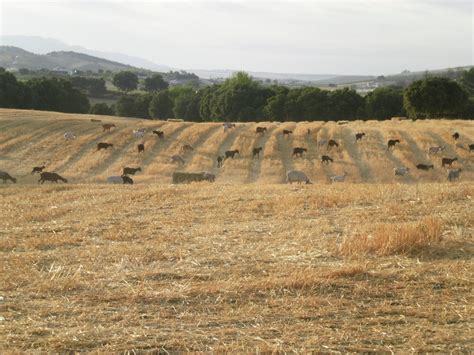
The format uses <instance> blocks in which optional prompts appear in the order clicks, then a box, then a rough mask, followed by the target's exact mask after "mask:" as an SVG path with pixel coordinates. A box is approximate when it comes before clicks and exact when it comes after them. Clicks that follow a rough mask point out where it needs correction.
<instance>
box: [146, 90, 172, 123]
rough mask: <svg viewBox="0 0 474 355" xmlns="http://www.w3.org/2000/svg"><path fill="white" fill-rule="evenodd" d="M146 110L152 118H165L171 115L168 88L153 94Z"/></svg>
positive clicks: (170, 100)
mask: <svg viewBox="0 0 474 355" xmlns="http://www.w3.org/2000/svg"><path fill="white" fill-rule="evenodd" d="M148 112H149V114H150V116H151V117H152V118H158V119H166V118H169V117H173V100H172V99H171V97H170V95H169V92H168V90H162V91H159V92H157V93H155V94H154V95H153V98H152V99H151V101H150V105H149V110H148Z"/></svg>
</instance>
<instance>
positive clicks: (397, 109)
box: [365, 87, 405, 120]
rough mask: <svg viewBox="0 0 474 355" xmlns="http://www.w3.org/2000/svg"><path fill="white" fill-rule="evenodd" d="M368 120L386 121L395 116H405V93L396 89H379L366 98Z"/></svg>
mask: <svg viewBox="0 0 474 355" xmlns="http://www.w3.org/2000/svg"><path fill="white" fill-rule="evenodd" d="M365 108H366V113H367V117H368V118H375V119H378V120H386V119H389V118H391V117H394V116H404V115H405V110H404V108H403V91H402V90H401V89H400V88H396V87H385V88H377V89H375V90H374V91H372V92H369V93H368V94H367V96H366V97H365Z"/></svg>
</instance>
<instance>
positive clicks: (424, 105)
mask: <svg viewBox="0 0 474 355" xmlns="http://www.w3.org/2000/svg"><path fill="white" fill-rule="evenodd" d="M467 100H468V94H467V92H466V91H465V90H464V89H463V88H461V86H460V85H459V84H458V83H456V82H455V81H452V80H449V79H446V78H435V77H434V78H426V79H424V80H418V81H415V82H413V83H412V84H411V85H410V86H409V87H407V88H406V89H405V91H404V95H403V105H404V107H405V110H406V111H407V113H408V115H409V116H410V117H411V118H425V117H426V118H436V117H454V116H458V115H462V113H463V112H464V109H465V105H466V104H467V103H468V102H467Z"/></svg>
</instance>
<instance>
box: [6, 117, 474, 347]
mask: <svg viewBox="0 0 474 355" xmlns="http://www.w3.org/2000/svg"><path fill="white" fill-rule="evenodd" d="M91 118H96V119H97V118H99V119H102V120H103V123H104V122H110V123H115V124H116V125H117V129H116V130H112V131H111V132H110V133H103V132H102V127H101V123H95V122H91V121H90V119H91ZM257 126H267V127H268V131H267V134H265V135H264V136H262V137H258V136H257V137H256V136H255V128H256V127H257ZM139 127H147V128H149V132H148V134H146V135H145V137H144V138H143V139H140V138H135V137H134V136H133V135H132V129H137V128H139ZM308 128H310V129H311V136H308V135H307V134H306V132H307V129H308ZM152 129H160V130H163V131H164V132H165V135H166V138H165V139H164V140H163V141H160V140H158V139H157V137H156V136H153V135H151V130H152ZM283 129H289V130H293V132H294V134H293V136H292V137H291V136H290V137H289V138H286V137H285V138H284V137H283V136H282V134H281V131H282V130H283ZM66 131H71V132H74V133H76V134H77V139H75V140H72V141H65V139H64V137H63V134H64V132H66ZM359 131H365V132H366V133H367V136H366V137H365V139H366V140H365V141H362V142H359V143H355V139H354V135H355V133H356V132H359ZM454 131H458V132H459V133H460V134H461V138H460V140H459V141H460V142H461V143H462V144H464V145H467V144H470V143H472V138H473V137H474V124H473V123H472V122H469V121H447V120H442V121H439V122H437V121H417V122H411V121H410V122H406V121H403V122H376V121H370V122H362V121H361V122H354V123H350V124H349V125H346V126H337V125H336V124H334V123H324V122H314V123H292V122H285V123H281V124H278V123H275V122H273V123H272V122H268V123H259V124H256V123H246V124H237V127H236V128H234V129H232V130H230V131H228V132H226V133H224V132H223V129H222V125H221V124H213V123H206V124H192V123H174V122H162V121H142V120H133V119H121V118H116V117H99V116H88V115H68V114H59V113H52V112H34V111H21V110H0V170H5V171H8V172H10V173H11V174H12V175H13V176H15V177H17V179H18V183H17V184H11V183H10V182H9V183H8V184H5V185H4V184H1V183H0V210H1V211H2V212H1V213H0V267H1V273H0V349H2V350H4V351H12V352H17V351H53V352H59V351H61V352H65V351H104V352H108V351H149V350H155V351H160V352H163V353H165V352H170V351H175V352H176V351H232V352H236V351H239V352H249V351H252V352H257V351H258V352H261V351H285V352H286V351H301V352H303V351H305V352H306V351H321V352H329V351H340V352H368V351H379V352H382V351H383V352H389V351H394V352H399V353H403V352H472V351H473V350H474V341H473V337H472V332H473V326H474V324H473V306H472V305H473V297H472V296H473V294H472V287H473V280H474V267H473V263H472V256H473V252H474V248H473V236H474V234H473V222H474V204H473V196H474V184H473V183H472V180H473V179H474V169H473V168H474V166H473V159H474V158H473V153H471V155H470V154H469V152H468V151H467V150H464V149H460V148H457V149H456V148H455V146H454V142H453V141H452V138H451V134H452V133H453V132H454ZM325 138H334V139H336V140H337V141H338V142H339V143H340V147H339V149H334V150H333V151H332V152H331V151H330V152H329V155H331V156H332V157H333V158H334V163H333V164H332V165H329V166H325V165H324V166H323V165H322V164H321V162H320V156H321V154H326V153H327V151H326V148H323V150H321V149H320V148H318V147H317V141H318V140H320V139H325ZM391 138H399V139H400V140H401V144H400V145H397V147H396V149H395V150H394V151H393V152H387V148H386V141H387V140H388V139H391ZM143 141H144V143H145V147H146V150H145V153H142V154H141V155H139V154H138V153H137V150H136V144H138V143H142V142H143ZM98 142H110V143H113V144H114V148H113V149H111V150H109V151H107V152H95V150H96V145H97V143H98ZM183 144H191V145H192V146H193V147H194V148H195V149H194V151H193V152H192V153H190V154H189V155H188V156H186V163H185V164H184V166H181V167H178V166H176V165H174V164H172V163H171V162H170V159H169V157H170V156H171V155H173V154H177V153H179V149H180V147H181V146H182V145H183ZM441 144H446V145H447V146H448V148H447V149H446V151H445V153H446V154H447V156H450V157H454V156H457V157H458V158H459V160H458V161H457V162H456V163H455V164H457V165H456V167H462V169H463V171H462V173H461V178H460V180H459V181H456V182H447V181H446V170H445V169H444V168H443V169H442V168H441V167H440V163H439V162H440V159H441V156H443V155H442V154H441V155H438V156H436V157H429V156H428V155H427V154H426V152H427V150H428V148H429V146H432V145H441ZM255 146H262V147H263V152H262V156H261V158H260V159H252V158H251V151H252V148H253V147H255ZM295 146H303V147H307V149H308V151H307V155H306V156H305V157H303V158H293V157H292V148H293V147H295ZM229 149H239V150H240V151H241V153H242V154H241V156H240V157H237V158H236V159H234V160H231V159H229V160H227V161H226V162H225V163H224V167H223V168H220V169H218V168H217V162H216V161H215V157H216V156H217V155H218V154H222V153H223V152H224V151H226V150H229ZM422 159H423V161H421V160H422ZM42 162H45V163H46V165H47V167H48V168H47V170H48V171H55V172H58V173H60V174H61V175H63V176H65V177H66V178H68V180H69V183H68V184H62V183H59V184H50V183H45V184H44V185H38V184H37V180H38V175H37V174H36V175H31V169H32V167H33V166H35V165H40V164H41V163H42ZM430 162H432V163H433V164H434V165H435V169H434V170H433V171H431V170H430V171H428V172H426V171H417V170H416V169H415V168H414V166H413V164H417V163H430ZM399 165H403V166H409V167H410V168H413V170H412V171H411V173H410V174H409V175H407V176H398V177H395V176H394V174H393V168H395V167H399ZM123 166H141V167H142V169H143V172H142V173H140V174H137V175H136V176H135V177H134V180H135V184H134V185H132V186H131V185H107V184H105V179H106V177H107V176H109V175H119V174H120V172H121V168H122V167H123ZM453 167H454V165H453ZM288 169H301V170H303V171H305V172H306V173H307V175H308V176H309V177H310V178H311V180H312V181H313V182H314V184H313V185H286V184H282V182H284V177H285V176H284V175H285V171H286V170H288ZM175 170H182V171H208V172H212V173H214V174H216V176H217V178H216V182H215V183H213V184H211V183H204V182H203V183H193V184H188V185H173V184H170V182H171V174H172V173H173V171H175ZM343 171H346V172H347V173H348V174H349V175H348V177H347V180H346V182H344V183H337V184H329V183H328V177H329V176H331V175H332V174H339V173H342V172H343Z"/></svg>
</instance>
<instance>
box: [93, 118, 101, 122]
mask: <svg viewBox="0 0 474 355" xmlns="http://www.w3.org/2000/svg"><path fill="white" fill-rule="evenodd" d="M91 122H102V120H98V119H96V118H91Z"/></svg>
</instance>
